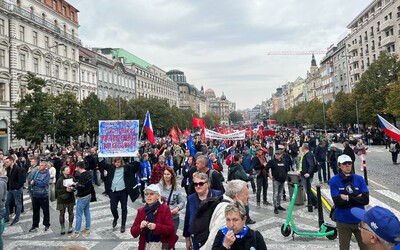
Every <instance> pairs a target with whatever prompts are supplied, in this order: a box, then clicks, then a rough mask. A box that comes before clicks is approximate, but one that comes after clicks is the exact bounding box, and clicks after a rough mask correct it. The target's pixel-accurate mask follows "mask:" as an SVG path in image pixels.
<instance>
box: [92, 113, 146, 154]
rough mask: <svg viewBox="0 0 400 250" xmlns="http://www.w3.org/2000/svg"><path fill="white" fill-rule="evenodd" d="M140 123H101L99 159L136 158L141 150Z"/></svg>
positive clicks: (125, 121)
mask: <svg viewBox="0 0 400 250" xmlns="http://www.w3.org/2000/svg"><path fill="white" fill-rule="evenodd" d="M138 137H139V121H138V120H113V121H99V157H134V156H136V155H137V153H138V150H139V145H138Z"/></svg>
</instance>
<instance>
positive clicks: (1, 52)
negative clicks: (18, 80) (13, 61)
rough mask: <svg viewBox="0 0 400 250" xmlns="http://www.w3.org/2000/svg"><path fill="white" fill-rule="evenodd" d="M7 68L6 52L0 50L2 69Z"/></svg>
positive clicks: (0, 65)
mask: <svg viewBox="0 0 400 250" xmlns="http://www.w3.org/2000/svg"><path fill="white" fill-rule="evenodd" d="M5 66H6V51H5V50H4V49H0V67H5Z"/></svg>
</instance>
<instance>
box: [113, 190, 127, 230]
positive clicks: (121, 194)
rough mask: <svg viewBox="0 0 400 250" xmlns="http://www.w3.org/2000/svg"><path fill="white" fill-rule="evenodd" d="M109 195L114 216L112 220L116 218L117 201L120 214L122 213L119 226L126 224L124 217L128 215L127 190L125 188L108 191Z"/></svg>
mask: <svg viewBox="0 0 400 250" xmlns="http://www.w3.org/2000/svg"><path fill="white" fill-rule="evenodd" d="M109 197H110V207H111V213H112V215H113V217H114V220H118V218H119V216H118V203H119V202H120V203H121V210H122V212H121V214H122V221H121V226H125V224H126V217H127V215H128V207H127V204H128V192H127V191H126V189H124V190H121V191H116V192H110V193H109Z"/></svg>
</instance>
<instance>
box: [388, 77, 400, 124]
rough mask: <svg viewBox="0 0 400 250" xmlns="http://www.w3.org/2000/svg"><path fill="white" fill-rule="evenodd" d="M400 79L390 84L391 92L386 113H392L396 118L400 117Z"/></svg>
mask: <svg viewBox="0 0 400 250" xmlns="http://www.w3.org/2000/svg"><path fill="white" fill-rule="evenodd" d="M399 100H400V79H397V81H395V82H393V83H391V84H390V85H389V94H388V95H387V97H386V102H387V107H386V108H385V109H384V111H385V113H389V114H392V115H393V116H394V117H395V118H397V119H399V118H400V101H399Z"/></svg>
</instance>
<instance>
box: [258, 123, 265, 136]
mask: <svg viewBox="0 0 400 250" xmlns="http://www.w3.org/2000/svg"><path fill="white" fill-rule="evenodd" d="M263 132H264V127H263V126H261V125H260V126H259V127H258V132H257V134H258V136H259V137H260V138H261V139H262V138H264V134H263Z"/></svg>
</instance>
